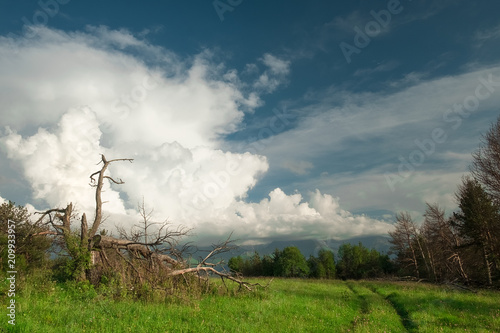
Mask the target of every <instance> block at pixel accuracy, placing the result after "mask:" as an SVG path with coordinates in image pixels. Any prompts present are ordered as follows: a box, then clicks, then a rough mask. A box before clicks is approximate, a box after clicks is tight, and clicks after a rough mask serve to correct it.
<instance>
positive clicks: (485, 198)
mask: <svg viewBox="0 0 500 333" xmlns="http://www.w3.org/2000/svg"><path fill="white" fill-rule="evenodd" d="M472 157H473V162H472V165H471V166H470V171H471V173H470V175H466V176H464V177H463V178H462V182H461V184H459V185H458V188H457V191H456V192H455V199H456V203H457V205H458V209H457V210H456V211H454V212H452V213H450V214H446V212H445V211H444V209H442V208H441V207H440V206H439V204H438V203H427V207H426V210H425V212H424V213H423V217H424V222H423V223H422V224H417V223H415V221H414V220H413V218H412V216H411V215H410V214H409V213H408V212H400V213H398V214H397V215H396V224H395V229H394V231H392V232H390V233H389V235H390V236H391V238H392V239H391V243H392V245H393V247H392V248H393V250H394V251H395V253H396V255H397V257H396V259H395V262H396V264H397V266H398V267H399V272H400V274H406V275H412V276H415V277H416V278H419V279H427V280H431V281H436V282H442V281H460V282H462V283H466V284H468V283H479V284H487V285H492V284H494V283H499V282H500V118H498V120H497V121H496V123H494V124H493V125H492V126H491V128H490V129H489V131H488V132H487V133H486V134H485V135H484V136H483V139H482V142H481V145H480V147H479V149H478V150H476V151H475V152H474V153H473V154H472Z"/></svg>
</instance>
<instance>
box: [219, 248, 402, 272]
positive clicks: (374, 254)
mask: <svg viewBox="0 0 500 333" xmlns="http://www.w3.org/2000/svg"><path fill="white" fill-rule="evenodd" d="M337 258H338V259H337V262H336V260H335V255H334V253H333V252H332V251H330V250H328V249H321V250H319V252H318V255H317V257H315V256H312V255H311V256H310V257H309V258H308V259H306V258H305V257H304V255H303V254H302V253H301V252H300V249H299V248H297V247H295V246H289V247H286V248H284V249H283V250H279V249H276V250H274V252H273V253H272V254H270V255H264V256H261V255H259V253H258V252H254V254H253V255H252V256H250V257H247V258H243V257H242V256H241V255H239V256H237V257H232V258H231V259H229V262H228V267H229V268H230V269H231V270H232V271H233V272H236V273H239V274H242V275H245V276H276V277H298V278H306V277H309V278H318V279H335V278H341V279H362V278H375V277H383V276H387V275H390V274H393V273H394V266H393V263H392V262H391V260H390V259H389V256H388V255H386V254H381V253H379V252H378V251H376V250H374V249H372V250H369V249H368V248H366V247H364V246H363V245H362V244H361V243H359V244H358V245H351V244H343V245H341V246H340V248H339V250H338V255H337Z"/></svg>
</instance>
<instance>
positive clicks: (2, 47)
mask: <svg viewBox="0 0 500 333" xmlns="http://www.w3.org/2000/svg"><path fill="white" fill-rule="evenodd" d="M36 29H38V31H37V34H36V36H35V37H34V38H31V39H28V38H18V39H12V38H4V37H0V59H1V60H0V72H2V73H3V75H2V76H1V77H0V98H1V99H2V102H3V107H2V111H1V113H2V120H3V125H5V126H6V127H5V128H3V129H2V130H1V132H0V155H2V158H4V159H7V160H8V161H9V164H2V168H11V169H10V171H11V172H12V168H14V169H16V170H18V171H17V172H16V173H15V174H16V175H17V177H20V178H21V179H22V180H23V181H26V182H28V183H29V184H30V191H31V193H30V197H31V198H32V200H33V201H34V202H36V205H38V206H39V208H40V209H42V208H49V207H60V206H64V205H66V204H67V203H69V202H73V203H74V204H76V205H77V207H78V210H79V212H84V211H85V212H87V214H89V215H91V213H92V211H93V210H92V208H93V207H94V196H93V195H94V193H93V188H91V187H90V186H89V180H90V179H89V176H90V174H92V173H93V172H95V171H97V170H99V168H100V166H99V165H98V164H97V163H98V162H99V161H100V154H105V155H106V157H107V158H108V160H109V159H116V158H133V159H134V162H133V163H128V162H116V163H113V164H112V165H111V166H110V167H109V170H108V172H109V175H110V176H111V177H113V178H115V179H118V178H120V179H123V181H124V182H125V183H124V184H123V185H115V184H109V183H107V184H106V185H105V188H104V192H103V196H104V197H103V200H104V201H106V204H105V206H104V210H105V214H107V215H109V216H110V218H109V220H108V221H107V224H106V226H105V227H106V228H107V229H108V228H112V225H113V224H123V223H125V224H130V223H133V222H136V221H137V204H138V203H139V202H141V201H142V198H144V200H145V202H146V205H147V206H148V207H151V208H154V210H155V218H158V219H165V218H169V220H170V221H172V222H173V223H176V224H183V225H186V226H188V227H193V228H195V231H196V232H197V233H198V235H199V236H200V237H206V238H210V237H218V236H221V235H227V234H228V233H229V232H231V231H234V232H235V236H236V237H238V238H243V237H245V238H247V239H272V238H303V237H319V238H325V236H331V237H347V236H351V235H361V234H372V233H384V232H385V231H387V229H388V228H389V227H390V225H389V224H388V223H385V222H383V221H382V222H381V221H376V220H372V219H369V218H367V217H365V216H358V215H353V214H351V213H349V212H347V211H344V210H342V209H340V207H339V202H338V199H336V198H333V197H332V196H330V195H328V194H322V193H320V192H319V191H316V192H312V193H310V195H309V199H307V200H306V199H304V198H303V197H302V195H301V194H300V193H294V194H286V193H284V192H283V191H282V190H281V189H275V190H273V191H271V192H270V193H269V198H264V199H262V200H261V201H260V202H257V203H256V202H248V201H247V196H248V193H249V190H250V189H252V188H253V187H254V186H255V185H256V184H257V182H258V181H259V179H260V177H261V176H262V175H263V174H264V173H265V172H266V171H267V170H268V169H269V162H268V158H267V157H266V156H262V155H257V154H251V153H248V152H247V153H234V152H231V151H227V150H223V149H222V147H224V146H227V145H224V139H223V137H224V135H226V134H228V133H233V132H235V131H236V130H237V129H238V127H239V126H240V125H241V122H242V121H243V117H244V114H245V112H251V111H253V109H254V108H256V107H258V106H259V105H261V104H262V101H261V100H260V94H262V93H268V92H270V91H273V90H274V89H276V88H277V86H278V85H280V84H282V82H283V81H284V80H285V78H286V75H287V74H288V73H289V66H290V63H289V62H287V61H284V60H280V59H278V58H277V57H275V56H272V55H270V54H266V55H264V56H263V58H262V59H261V61H262V62H263V63H264V64H265V65H266V67H267V69H266V70H265V71H264V72H263V73H262V74H261V75H260V77H259V81H260V82H261V83H262V84H261V85H260V86H259V84H256V85H254V88H255V90H252V89H251V88H250V86H251V85H246V84H244V83H242V82H241V80H240V79H239V77H238V73H237V71H236V70H233V69H225V66H224V64H218V63H214V62H213V61H212V60H211V56H210V52H208V51H206V52H202V53H201V54H198V55H195V56H193V57H191V58H189V59H185V60H180V59H179V58H178V57H177V56H176V55H175V54H173V53H171V52H169V51H168V50H165V49H162V48H159V47H156V46H154V45H151V44H150V43H148V42H147V41H145V40H142V39H139V38H137V37H136V36H134V35H132V34H131V33H129V32H128V31H125V30H110V29H108V28H105V27H90V28H88V30H87V31H85V32H62V31H58V30H53V29H49V28H44V27H39V28H36ZM130 51H133V52H130ZM266 80H267V81H266ZM311 167H312V164H310V163H308V162H300V163H299V164H298V165H294V166H293V167H292V166H291V167H290V168H291V169H293V170H295V171H296V172H298V173H301V172H306V171H307V169H309V168H311ZM9 193H10V192H9V189H8V188H5V189H2V195H3V196H6V197H8V196H9Z"/></svg>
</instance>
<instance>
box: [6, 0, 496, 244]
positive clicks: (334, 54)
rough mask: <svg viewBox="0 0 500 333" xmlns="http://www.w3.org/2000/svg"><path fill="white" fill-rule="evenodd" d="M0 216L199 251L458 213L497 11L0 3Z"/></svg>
mask: <svg viewBox="0 0 500 333" xmlns="http://www.w3.org/2000/svg"><path fill="white" fill-rule="evenodd" d="M0 7H1V8H2V10H0V100H1V101H2V103H1V106H0V115H1V117H0V201H3V200H11V201H14V202H16V203H17V204H22V205H28V207H29V208H30V210H32V211H35V210H45V209H48V208H56V207H64V206H65V205H66V204H68V203H69V202H73V204H74V205H76V207H77V213H78V214H82V213H83V212H86V213H87V215H92V212H93V209H94V193H93V188H91V187H90V186H89V176H90V175H91V174H92V173H93V172H95V171H97V170H99V168H100V166H99V165H98V162H99V161H100V155H101V154H104V155H105V156H106V158H107V159H108V160H110V159H118V158H133V159H134V161H133V163H128V162H116V163H113V164H111V166H110V167H109V171H108V172H109V175H110V176H111V177H114V178H116V179H118V178H119V179H122V180H123V181H124V184H122V185H115V184H109V183H107V184H105V191H104V193H103V200H104V201H106V203H105V205H104V212H105V215H106V216H107V219H106V221H105V223H104V226H103V228H105V229H107V230H109V231H111V232H113V231H114V230H115V228H116V226H124V227H126V228H128V227H131V226H132V225H134V224H135V223H137V222H139V220H140V216H139V215H138V204H139V203H141V202H143V200H144V203H145V205H146V208H147V209H148V210H154V211H153V214H152V215H153V218H154V220H155V221H165V220H167V221H169V222H170V223H172V224H173V225H184V226H187V227H189V228H192V229H193V233H194V234H195V235H196V237H197V239H198V241H199V242H200V243H203V242H211V241H213V240H217V239H224V238H225V237H227V236H228V235H229V234H231V233H233V234H232V237H233V238H235V239H239V240H240V242H241V243H243V244H257V243H266V242H270V241H272V240H294V239H329V238H335V239H347V238H351V237H357V236H369V235H384V234H386V233H387V232H388V231H389V230H391V228H392V225H393V223H394V220H395V217H394V216H395V214H396V213H397V212H401V211H408V212H410V213H411V214H412V216H413V217H414V218H415V220H417V221H421V220H422V214H423V212H424V211H425V203H426V202H429V203H438V204H439V205H441V206H442V207H443V208H445V209H446V210H447V211H448V212H451V211H452V210H453V209H456V202H455V198H454V192H455V191H456V187H457V185H458V184H459V183H460V180H461V177H462V176H463V175H464V174H467V173H468V167H469V165H470V163H471V161H472V157H471V153H472V152H473V151H474V150H476V149H477V148H478V147H479V145H480V142H481V136H482V135H483V134H484V133H485V132H486V131H487V130H488V129H489V127H490V126H491V124H492V123H493V122H494V121H495V120H496V119H497V117H498V116H499V115H500V60H499V59H500V57H499V56H500V17H499V16H498V13H499V12H500V3H499V2H498V1H493V0H484V1H465V0H453V1H452V0H434V1H427V0H401V1H397V0H389V1H340V2H330V1H318V0H311V1H278V0H277V1H272V2H268V1H249V0H216V1H208V0H205V1H200V0H192V1H141V2H139V1H130V0H129V1H125V0H124V1H114V0H109V1H94V0H90V1H85V2H83V1H77V0H46V1H43V0H41V1H25V0H15V1H14V0H8V1H7V0H2V1H0Z"/></svg>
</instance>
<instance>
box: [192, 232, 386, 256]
mask: <svg viewBox="0 0 500 333" xmlns="http://www.w3.org/2000/svg"><path fill="white" fill-rule="evenodd" d="M389 239H390V238H389V237H388V236H366V237H354V238H350V239H345V240H336V239H328V240H314V239H303V240H291V241H290V240H288V241H272V242H270V243H267V244H259V245H241V246H240V247H238V249H236V250H233V251H231V252H228V253H223V254H221V255H219V256H218V258H221V259H223V260H224V261H225V262H227V261H228V260H229V259H230V258H231V257H236V256H238V255H241V256H242V257H244V258H246V257H251V256H252V255H253V254H254V253H255V251H257V252H258V253H259V254H260V256H261V257H262V256H263V255H266V254H272V253H273V252H274V250H275V249H280V250H283V249H284V248H285V247H288V246H296V247H297V248H299V250H300V252H302V254H303V255H304V256H305V257H306V258H309V256H310V255H313V256H316V255H317V254H318V251H319V250H321V249H327V250H330V251H332V252H333V253H334V254H335V256H337V252H338V249H339V247H340V246H341V245H342V244H352V245H358V244H359V243H361V244H362V245H363V246H364V247H366V248H368V249H370V250H371V249H375V250H377V251H378V252H380V253H383V254H387V253H388V252H389V248H390V246H391V244H390V243H389ZM210 249H211V248H208V247H207V248H201V247H200V248H199V250H202V251H207V250H210ZM198 255H199V256H202V255H203V254H202V253H199V254H198Z"/></svg>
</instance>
